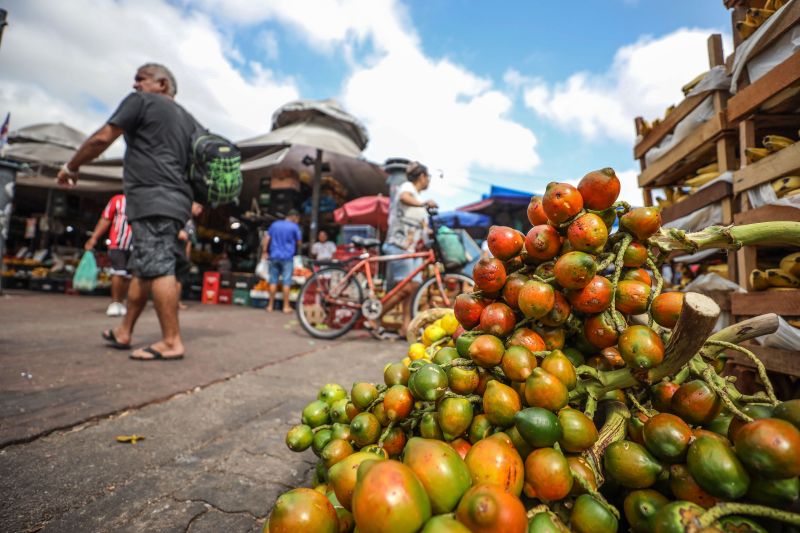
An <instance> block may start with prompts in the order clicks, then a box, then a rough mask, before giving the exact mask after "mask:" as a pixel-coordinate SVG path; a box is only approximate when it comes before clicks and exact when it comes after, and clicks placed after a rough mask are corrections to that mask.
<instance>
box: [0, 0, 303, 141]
mask: <svg viewBox="0 0 800 533" xmlns="http://www.w3.org/2000/svg"><path fill="white" fill-rule="evenodd" d="M87 13H91V16H87ZM9 22H10V25H9V27H8V28H7V29H6V32H5V35H4V38H3V69H2V71H1V72H0V111H5V110H10V111H11V113H12V120H13V124H12V129H15V128H19V127H22V126H26V125H28V124H31V123H36V122H57V121H62V122H66V123H69V124H71V125H74V126H76V127H78V128H79V129H82V130H84V131H86V132H87V133H89V132H91V131H93V130H94V129H96V128H97V127H99V126H100V125H101V124H102V122H103V121H104V120H105V119H106V118H108V115H109V110H113V109H114V108H115V107H116V105H117V103H118V102H119V101H120V100H121V99H122V98H123V97H124V96H125V94H126V93H127V92H128V91H130V90H131V86H132V84H133V75H134V73H135V70H136V67H138V66H140V65H141V64H143V63H146V62H150V61H157V62H160V63H164V64H165V65H167V66H168V67H170V68H171V69H172V70H173V72H174V73H175V76H176V78H177V80H178V97H177V100H178V102H179V103H181V104H182V105H184V106H185V107H186V108H187V109H188V110H189V111H191V112H192V113H193V114H194V115H195V116H196V117H197V118H198V119H199V120H200V121H201V122H203V123H204V124H205V125H207V126H208V127H210V128H211V129H214V130H215V131H218V132H220V133H222V134H224V135H227V136H230V137H233V138H242V137H245V136H249V135H254V134H257V133H260V132H264V131H266V130H268V129H269V126H270V117H271V115H272V112H273V111H274V110H275V108H276V107H278V106H279V105H281V104H283V103H285V102H287V101H289V100H292V99H295V98H297V97H298V90H297V88H296V85H295V83H294V81H293V80H292V79H291V78H287V79H277V78H276V77H275V75H274V74H273V73H272V72H271V71H270V70H269V69H268V68H266V67H265V66H264V65H263V64H261V63H257V62H252V63H249V64H248V65H247V70H248V71H249V72H250V74H249V75H248V76H244V75H243V74H242V73H241V72H240V71H239V70H237V69H236V68H234V66H233V65H232V63H231V61H237V62H240V61H241V54H240V53H239V51H238V50H236V49H235V48H234V47H233V45H232V43H231V42H230V41H229V40H228V39H227V38H225V37H224V36H223V34H222V33H221V32H220V31H219V30H218V29H217V28H215V27H214V25H213V23H212V22H211V19H210V18H209V17H208V16H206V15H203V14H201V13H197V12H194V11H182V10H181V9H179V8H178V7H175V6H173V5H171V4H170V3H168V2H167V1H166V0H138V1H136V0H121V1H115V2H110V1H109V2H96V1H90V0H73V1H71V2H47V1H44V0H35V1H34V0H31V1H28V2H20V3H17V4H16V5H15V9H13V10H11V12H10V14H9Z"/></svg>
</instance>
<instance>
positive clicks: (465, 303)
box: [453, 292, 489, 329]
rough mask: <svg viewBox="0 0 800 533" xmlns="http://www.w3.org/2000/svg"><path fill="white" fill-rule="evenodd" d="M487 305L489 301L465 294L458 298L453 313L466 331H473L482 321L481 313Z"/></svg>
mask: <svg viewBox="0 0 800 533" xmlns="http://www.w3.org/2000/svg"><path fill="white" fill-rule="evenodd" d="M487 305H489V301H488V300H485V299H483V298H479V297H477V296H475V295H474V294H470V293H466V292H465V293H461V294H459V295H458V296H456V301H455V304H454V306H453V312H454V313H455V315H456V320H458V323H459V324H461V325H462V326H463V327H464V328H465V329H472V328H474V327H475V326H477V325H478V323H479V322H480V321H481V313H482V312H483V309H484V308H485V307H486V306H487Z"/></svg>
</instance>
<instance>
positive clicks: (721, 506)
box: [698, 502, 800, 530]
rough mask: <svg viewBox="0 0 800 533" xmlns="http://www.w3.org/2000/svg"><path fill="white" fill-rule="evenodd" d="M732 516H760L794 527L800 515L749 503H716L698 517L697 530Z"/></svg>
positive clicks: (798, 521)
mask: <svg viewBox="0 0 800 533" xmlns="http://www.w3.org/2000/svg"><path fill="white" fill-rule="evenodd" d="M733 514H737V515H738V514H743V515H750V516H761V517H764V518H771V519H773V520H778V521H780V522H784V523H787V524H792V525H794V526H800V514H797V513H790V512H788V511H780V510H778V509H773V508H772V507H766V506H763V505H753V504H749V503H733V502H724V503H718V504H716V505H715V506H714V507H712V508H711V509H709V510H708V511H706V512H705V513H703V514H702V515H701V516H700V519H699V520H700V526H699V527H698V530H702V529H703V528H705V527H710V526H711V525H712V524H714V522H716V521H717V520H719V519H720V518H722V517H724V516H728V515H733Z"/></svg>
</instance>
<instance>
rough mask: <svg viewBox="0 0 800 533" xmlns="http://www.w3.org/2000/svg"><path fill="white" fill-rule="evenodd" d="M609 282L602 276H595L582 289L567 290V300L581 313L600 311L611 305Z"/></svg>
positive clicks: (610, 286)
mask: <svg viewBox="0 0 800 533" xmlns="http://www.w3.org/2000/svg"><path fill="white" fill-rule="evenodd" d="M611 289H612V285H611V282H610V281H608V280H607V279H606V278H604V277H603V276H595V277H593V278H592V280H591V281H590V282H589V284H588V285H586V286H585V287H584V288H582V289H574V290H568V291H567V300H569V303H570V305H572V308H573V309H574V310H576V311H580V312H581V313H592V314H595V313H602V312H603V311H605V310H606V309H607V308H608V306H609V305H611Z"/></svg>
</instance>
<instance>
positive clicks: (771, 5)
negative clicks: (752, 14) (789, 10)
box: [764, 0, 784, 11]
mask: <svg viewBox="0 0 800 533" xmlns="http://www.w3.org/2000/svg"><path fill="white" fill-rule="evenodd" d="M783 4H784V2H783V0H767V1H766V2H764V9H765V10H766V11H777V10H779V9H780V8H781V7H783Z"/></svg>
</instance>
